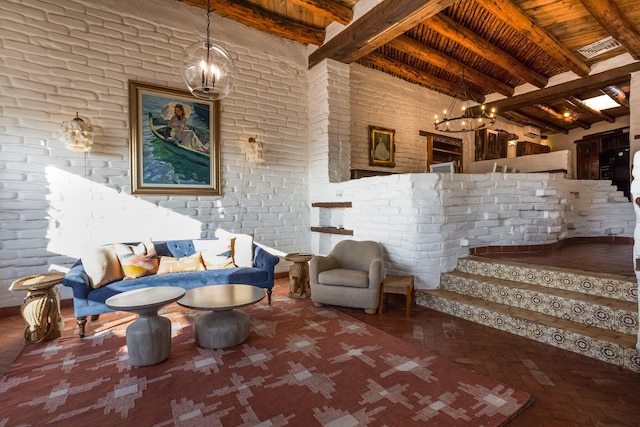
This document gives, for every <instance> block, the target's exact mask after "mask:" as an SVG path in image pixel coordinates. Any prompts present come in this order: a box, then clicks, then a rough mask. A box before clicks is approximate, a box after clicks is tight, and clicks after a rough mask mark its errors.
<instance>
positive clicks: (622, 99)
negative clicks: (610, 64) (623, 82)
mask: <svg viewBox="0 0 640 427" xmlns="http://www.w3.org/2000/svg"><path fill="white" fill-rule="evenodd" d="M600 91H601V92H602V93H604V94H605V95H607V96H608V97H609V98H611V99H613V100H614V101H616V102H617V103H618V104H620V105H622V106H623V107H625V108H626V109H627V110H629V109H630V108H631V107H630V106H629V100H628V99H627V95H625V93H624V91H623V90H622V89H620V88H619V87H618V86H616V85H609V86H607V87H605V88H604V89H601V90H600Z"/></svg>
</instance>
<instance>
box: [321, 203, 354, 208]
mask: <svg viewBox="0 0 640 427" xmlns="http://www.w3.org/2000/svg"><path fill="white" fill-rule="evenodd" d="M311 207H312V208H327V209H331V208H350V207H352V206H351V202H313V203H311Z"/></svg>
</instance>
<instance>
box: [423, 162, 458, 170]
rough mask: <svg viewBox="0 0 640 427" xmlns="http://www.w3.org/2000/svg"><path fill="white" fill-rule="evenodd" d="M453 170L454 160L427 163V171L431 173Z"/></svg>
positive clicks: (454, 166) (454, 167)
mask: <svg viewBox="0 0 640 427" xmlns="http://www.w3.org/2000/svg"><path fill="white" fill-rule="evenodd" d="M455 171H456V164H455V162H445V163H434V164H431V165H429V172H432V173H454V172H455Z"/></svg>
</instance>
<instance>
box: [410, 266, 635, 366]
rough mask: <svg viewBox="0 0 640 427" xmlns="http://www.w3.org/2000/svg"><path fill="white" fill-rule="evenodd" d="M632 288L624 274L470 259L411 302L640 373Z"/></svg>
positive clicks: (417, 295)
mask: <svg viewBox="0 0 640 427" xmlns="http://www.w3.org/2000/svg"><path fill="white" fill-rule="evenodd" d="M637 289H638V284H637V283H636V282H635V281H630V280H629V279H628V278H626V277H623V276H614V275H607V276H605V275H603V274H598V273H588V272H583V271H578V270H568V269H560V268H558V269H553V268H548V267H539V266H533V265H530V264H523V263H517V262H505V261H500V260H495V259H489V258H481V257H473V256H471V257H467V258H460V259H459V260H458V264H457V267H456V269H455V270H454V271H452V272H450V273H444V274H442V275H441V277H440V288H439V289H434V290H418V291H416V303H417V304H418V305H420V306H422V307H426V308H431V309H433V310H437V311H441V312H443V313H448V314H451V315H453V316H457V317H461V318H463V319H467V320H470V321H472V322H476V323H480V324H483V325H486V326H491V327H493V328H496V329H500V330H503V331H507V332H511V333H513V334H517V335H521V336H524V337H527V338H530V339H533V340H536V341H539V342H542V343H546V344H550V345H553V346H555V347H559V348H562V349H565V350H569V351H573V352H575V353H579V354H583V355H585V356H589V357H592V358H594V359H598V360H601V361H604V362H608V363H612V364H615V365H619V366H622V367H625V368H627V369H630V370H633V371H635V372H640V357H639V356H638V350H636V348H635V345H636V334H637V331H638V303H637V298H638V291H637Z"/></svg>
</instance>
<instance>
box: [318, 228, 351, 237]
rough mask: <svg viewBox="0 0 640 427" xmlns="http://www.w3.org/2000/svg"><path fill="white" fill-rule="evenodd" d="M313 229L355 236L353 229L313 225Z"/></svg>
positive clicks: (320, 231)
mask: <svg viewBox="0 0 640 427" xmlns="http://www.w3.org/2000/svg"><path fill="white" fill-rule="evenodd" d="M311 231H315V232H316V233H326V234H342V235H345V236H353V230H346V229H344V228H338V227H311Z"/></svg>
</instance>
